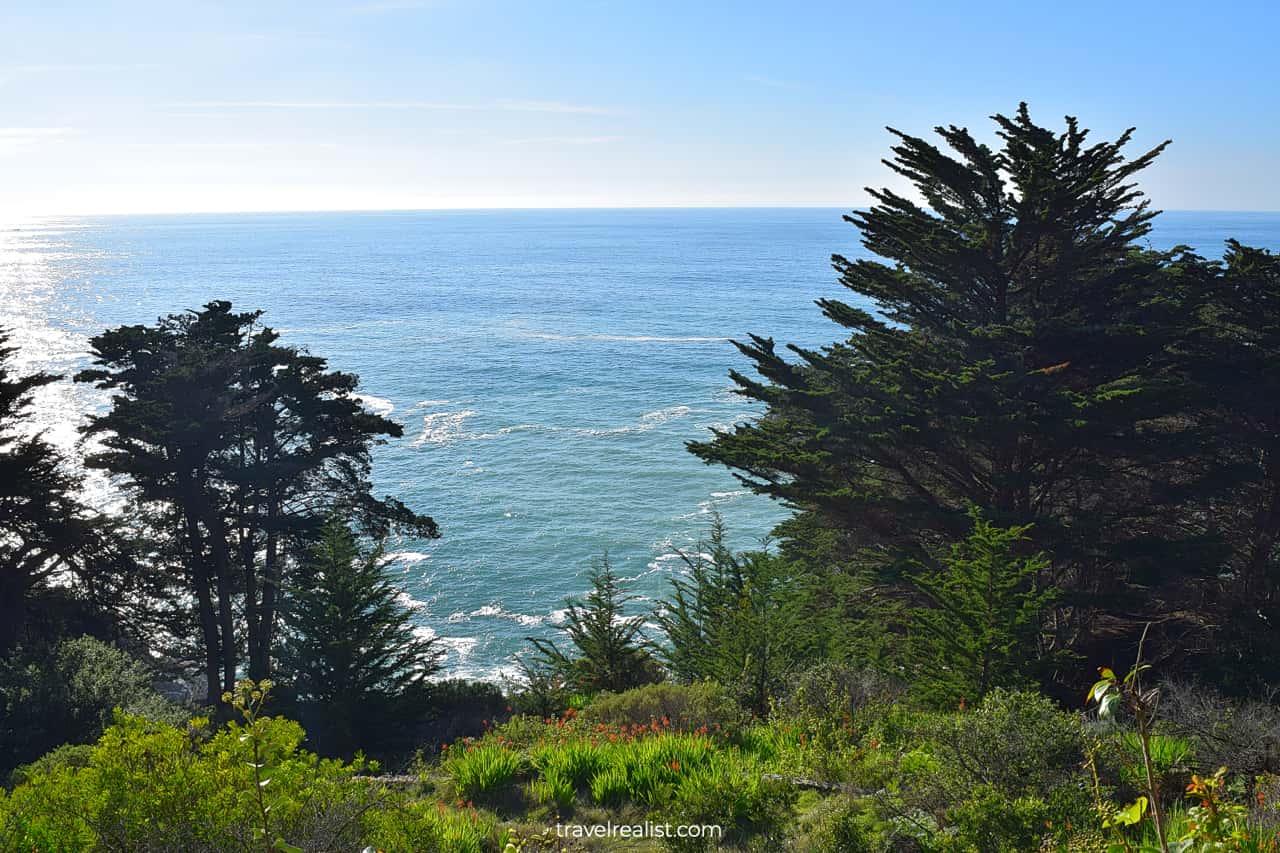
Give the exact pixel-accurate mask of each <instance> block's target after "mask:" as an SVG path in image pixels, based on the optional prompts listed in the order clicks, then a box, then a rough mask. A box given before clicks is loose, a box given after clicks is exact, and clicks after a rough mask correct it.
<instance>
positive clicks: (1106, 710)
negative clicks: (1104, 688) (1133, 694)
mask: <svg viewBox="0 0 1280 853" xmlns="http://www.w3.org/2000/svg"><path fill="white" fill-rule="evenodd" d="M1119 698H1120V697H1119V696H1117V695H1116V694H1114V693H1108V694H1107V695H1106V696H1103V697H1102V699H1101V700H1099V702H1098V716H1099V717H1110V716H1111V707H1112V706H1113V705H1115V704H1116V701H1117V700H1118V699H1119Z"/></svg>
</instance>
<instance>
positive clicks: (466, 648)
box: [439, 637, 480, 660]
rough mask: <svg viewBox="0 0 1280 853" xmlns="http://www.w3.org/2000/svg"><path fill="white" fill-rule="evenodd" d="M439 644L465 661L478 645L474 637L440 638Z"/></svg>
mask: <svg viewBox="0 0 1280 853" xmlns="http://www.w3.org/2000/svg"><path fill="white" fill-rule="evenodd" d="M439 640H440V644H441V645H442V646H444V647H445V648H446V649H448V650H449V651H451V652H453V653H454V654H456V655H457V656H458V657H459V658H461V659H463V660H465V659H466V658H467V657H468V656H469V655H470V654H471V653H472V652H473V651H475V648H476V646H477V645H478V644H479V643H480V641H479V640H478V639H476V638H475V637H440V638H439Z"/></svg>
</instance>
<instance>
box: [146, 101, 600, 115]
mask: <svg viewBox="0 0 1280 853" xmlns="http://www.w3.org/2000/svg"><path fill="white" fill-rule="evenodd" d="M169 107H170V108H172V109H179V110H188V109H191V110H441V111H458V112H516V113H573V114H580V115H615V114H616V113H615V112H614V111H613V110H610V109H606V108H604V107H594V106H588V105H584V104H568V103H564V102H562V101H495V102H493V103H487V104H470V103H450V102H447V101H186V102H183V103H177V104H170V105H169Z"/></svg>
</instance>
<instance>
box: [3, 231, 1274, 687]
mask: <svg viewBox="0 0 1280 853" xmlns="http://www.w3.org/2000/svg"><path fill="white" fill-rule="evenodd" d="M842 212H843V211H840V210H825V209H793V208H788V209H726V210H711V209H683V210H538V211H534V210H522V211H510V210H509V211H436V212H386V213H296V214H295V213H280V214H234V215H233V214H218V215H213V214H207V215H184V216H153V217H141V216H139V217H101V218H87V219H85V218H60V219H46V220H41V221H36V222H28V223H23V224H21V225H19V226H14V227H8V226H6V227H5V228H4V229H3V230H0V300H3V304H4V313H3V315H0V324H3V325H6V326H9V327H10V328H12V329H13V330H14V334H15V340H16V342H17V343H18V344H19V345H20V346H21V347H22V351H21V356H20V359H21V361H22V363H23V365H24V366H26V367H30V368H40V369H46V370H52V371H56V372H62V373H70V372H72V371H74V370H76V369H77V368H79V367H81V366H83V365H84V364H85V363H86V362H87V358H86V349H87V341H88V338H89V337H90V336H92V335H93V334H96V333H97V332H98V331H100V330H102V329H103V328H106V327H108V326H114V325H120V324H125V323H147V322H153V321H154V320H155V319H156V318H157V317H158V316H160V315H162V314H168V313H173V312H178V311H182V310H184V309H187V308H195V307H198V306H200V305H202V304H203V303H205V302H208V301H210V300H212V299H229V300H231V301H232V302H233V303H234V304H235V305H236V307H237V308H239V309H262V310H263V311H264V312H265V316H264V322H265V323H267V324H268V325H271V326H273V327H275V328H276V329H278V330H280V331H281V332H282V333H283V336H284V339H285V341H286V342H288V343H291V344H297V345H300V346H304V347H306V348H308V349H309V350H310V351H311V352H313V353H314V354H316V355H320V356H323V357H325V358H327V359H328V360H329V363H330V365H331V367H333V368H337V369H341V370H345V371H351V372H354V373H357V374H359V375H360V377H361V386H362V393H363V394H364V395H365V397H366V401H367V403H368V405H369V406H371V407H372V408H374V409H375V410H377V411H379V412H382V413H384V414H387V415H388V416H390V417H392V418H394V419H396V420H398V421H399V422H400V423H402V424H403V425H404V427H405V435H404V437H403V439H399V440H396V441H393V442H390V443H388V444H386V445H384V446H382V447H379V448H378V450H377V452H376V454H375V467H374V478H375V481H376V485H377V489H378V492H379V493H380V494H381V493H387V494H393V495H396V496H398V497H400V498H402V499H404V500H405V501H407V502H408V503H409V504H410V505H411V506H413V507H414V508H416V509H418V510H420V511H423V512H426V513H428V514H430V515H432V516H433V517H434V518H435V519H436V521H437V522H438V523H439V524H440V526H441V530H442V533H443V538H441V539H439V540H434V541H429V542H424V541H414V540H397V541H395V542H393V543H391V546H392V548H391V550H392V567H393V571H394V572H395V573H396V575H397V577H398V580H399V582H400V583H401V584H402V586H403V588H404V590H405V601H406V603H407V604H409V605H410V606H412V607H413V608H414V613H415V618H416V620H417V622H418V624H419V626H420V627H419V630H420V631H421V632H422V633H423V634H425V635H430V636H435V637H438V638H440V640H441V642H442V643H443V645H444V646H445V648H446V649H447V657H446V671H447V672H448V673H449V674H451V675H457V676H465V677H477V678H492V677H497V676H500V675H502V674H503V673H504V672H507V671H509V670H510V667H511V663H512V658H513V655H515V654H517V653H519V652H520V651H521V650H522V649H523V648H524V645H525V644H524V638H525V637H528V636H551V635H554V634H555V632H556V631H557V626H558V625H559V624H561V622H562V619H563V613H564V606H565V603H564V602H565V598H566V596H570V595H580V594H582V593H583V592H584V591H585V590H586V588H587V586H588V582H587V572H588V570H589V568H590V567H591V564H592V561H593V560H594V559H598V558H599V557H600V556H601V555H602V554H604V553H605V552H607V553H608V555H609V559H610V561H611V562H612V564H613V566H614V567H615V569H617V571H618V573H619V574H620V575H621V576H623V577H624V578H625V579H626V586H627V590H628V591H629V592H630V593H631V594H633V595H635V596H637V600H636V602H635V604H634V606H635V607H636V608H638V609H639V611H643V610H644V609H647V608H652V607H653V606H655V605H656V603H657V602H658V601H659V600H660V599H661V598H662V597H663V596H664V595H665V594H666V592H667V591H668V589H669V578H670V577H671V576H672V574H673V573H674V572H678V571H679V570H680V567H681V561H680V557H679V552H681V551H689V550H691V549H694V548H696V546H697V543H698V542H699V540H700V539H702V538H703V537H705V536H706V534H707V532H708V530H709V524H710V520H711V518H712V517H713V514H714V513H719V514H720V515H721V516H722V517H723V519H724V521H725V524H726V525H727V529H728V534H729V539H730V541H731V543H732V544H734V545H735V546H738V547H753V546H755V545H757V544H759V543H760V541H761V540H762V539H763V538H764V537H766V536H767V534H768V532H769V530H770V528H771V527H772V526H773V525H774V524H775V523H776V522H777V521H778V520H780V519H781V518H782V517H783V516H784V514H785V511H784V510H783V508H781V507H779V506H777V505H774V504H773V503H772V502H770V501H769V500H767V499H765V498H761V497H759V496H755V495H751V494H749V493H747V492H746V491H745V490H744V489H743V488H742V486H741V484H740V483H738V481H737V480H735V479H734V477H733V476H732V475H731V474H730V473H729V472H728V471H726V470H723V469H721V468H717V467H709V466H706V465H703V464H702V463H701V462H699V461H698V460H697V459H695V458H694V457H693V456H691V455H690V454H689V453H688V452H687V451H686V450H685V448H684V445H685V443H686V442H688V441H690V440H695V439H700V438H705V437H707V436H709V435H710V433H709V430H710V429H711V428H712V427H715V426H720V427H728V426H730V425H732V424H734V423H737V422H741V421H743V420H746V419H749V418H752V417H754V416H756V415H757V414H758V411H757V410H756V409H755V408H753V407H752V406H751V405H749V404H748V403H747V402H746V401H743V400H742V399H740V398H738V397H737V396H736V395H734V394H733V393H732V392H731V388H732V383H731V382H730V380H729V378H728V375H727V374H728V371H729V370H730V369H733V368H739V369H746V368H747V362H746V359H745V358H743V357H742V356H741V355H740V354H739V353H738V352H737V351H736V350H735V349H734V348H733V346H732V344H731V343H730V339H742V338H744V337H745V336H746V335H747V333H749V332H754V333H758V334H763V335H766V336H772V337H774V338H775V339H776V340H778V341H779V342H780V343H796V344H800V345H805V346H817V345H820V344H822V343H824V342H829V341H831V340H833V339H834V338H835V337H836V336H837V335H838V332H839V329H838V328H837V327H836V326H834V325H833V324H831V323H830V322H828V321H827V320H825V319H824V318H823V317H822V316H821V313H820V312H819V310H818V309H817V308H816V307H815V306H814V304H813V302H814V300H816V299H819V298H823V297H841V298H851V297H852V294H848V293H847V291H844V290H843V288H841V287H840V286H839V284H838V282H837V281H836V278H835V274H834V273H833V272H832V270H831V267H830V256H831V255H832V253H840V254H845V255H847V256H851V257H852V256H857V255H859V254H861V252H862V250H861V246H860V245H859V243H858V238H857V233H856V231H855V230H854V229H853V227H852V226H850V225H848V224H846V223H844V222H843V221H842V220H841V214H842ZM1157 221H1158V226H1157V229H1156V231H1155V232H1154V233H1153V234H1152V236H1151V243H1152V245H1154V246H1156V247H1158V248H1164V247H1169V246H1172V245H1175V244H1181V243H1185V244H1189V245H1191V246H1193V247H1194V248H1196V249H1197V250H1198V251H1199V252H1200V253H1201V254H1204V255H1208V256H1217V255H1220V254H1221V251H1222V241H1223V240H1224V239H1225V238H1227V237H1236V238H1238V239H1240V240H1241V241H1242V242H1245V243H1251V244H1254V245H1261V246H1266V247H1269V248H1272V249H1280V213H1210V212H1170V213H1165V214H1163V215H1162V217H1161V218H1160V219H1159V220H1157ZM40 402H41V406H40V409H41V413H40V418H41V424H42V426H43V427H44V428H45V429H46V431H47V434H48V435H49V436H50V437H51V438H52V439H53V440H54V441H56V442H58V443H60V444H62V445H63V446H65V447H67V448H69V449H72V448H75V446H76V441H77V431H76V430H77V426H78V424H79V423H80V421H81V420H82V419H83V417H84V415H85V414H86V413H88V412H91V411H94V410H95V409H96V408H98V407H101V406H102V405H104V400H103V399H102V398H101V397H99V396H97V394H96V392H93V391H91V390H90V389H87V388H84V387H75V386H72V385H71V384H70V383H69V382H62V383H59V384H58V385H56V386H54V387H51V388H49V389H46V391H45V392H43V396H42V399H41V401H40ZM92 487H93V488H94V489H95V490H96V491H97V495H96V499H98V500H108V499H109V496H110V493H109V489H108V487H107V485H106V484H105V483H102V482H100V481H99V482H95V483H94V484H93V485H92Z"/></svg>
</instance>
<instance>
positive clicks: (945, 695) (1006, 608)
mask: <svg viewBox="0 0 1280 853" xmlns="http://www.w3.org/2000/svg"><path fill="white" fill-rule="evenodd" d="M971 516H972V518H973V532H971V533H970V534H969V535H968V536H967V537H965V539H964V541H962V542H959V543H957V544H955V545H953V546H952V547H951V549H950V550H949V551H948V552H947V553H946V554H945V555H943V556H942V557H941V558H940V559H939V560H937V563H939V564H940V565H941V568H940V569H937V570H935V569H934V568H933V567H932V566H921V567H920V573H919V574H913V575H910V576H909V577H908V583H910V584H911V585H912V586H914V587H915V588H916V590H918V591H919V593H920V594H921V597H922V598H923V599H924V600H925V602H926V606H922V607H918V608H916V609H914V610H913V612H912V620H911V622H912V624H911V628H912V636H911V643H910V648H911V655H910V657H909V660H910V667H911V671H912V674H913V676H914V678H912V680H911V683H912V686H913V687H914V688H915V689H916V690H917V692H919V693H920V694H921V695H922V696H923V697H924V698H926V699H928V700H932V701H933V702H935V703H937V704H938V705H940V706H942V707H955V703H956V702H958V701H960V700H967V701H968V702H973V703H976V702H977V701H978V700H979V699H981V698H982V697H983V696H985V695H987V693H988V692H990V691H991V690H992V689H994V688H997V687H1005V688H1009V689H1020V688H1030V687H1034V686H1035V684H1036V683H1037V681H1038V680H1039V677H1040V676H1041V675H1042V672H1041V671H1040V670H1043V669H1044V667H1045V664H1046V656H1045V655H1044V654H1042V653H1041V649H1040V646H1041V637H1042V635H1043V633H1044V614H1045V612H1046V610H1047V608H1048V607H1049V604H1050V603H1051V602H1052V601H1053V598H1054V596H1055V595H1056V594H1057V591H1056V590H1053V589H1045V588H1043V587H1042V586H1041V585H1040V577H1041V576H1042V575H1043V574H1044V573H1045V571H1046V570H1047V569H1048V567H1049V561H1048V560H1047V559H1045V557H1044V555H1043V554H1025V553H1019V550H1020V548H1021V547H1022V544H1021V543H1023V542H1024V540H1025V539H1026V534H1027V532H1028V530H1029V529H1030V527H1029V526H1028V525H1023V526H1020V527H1006V528H1000V527H996V526H995V525H993V524H991V523H990V522H989V521H987V520H986V519H984V518H983V517H982V513H981V512H979V511H978V510H976V509H975V510H973V511H972V512H971Z"/></svg>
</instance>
